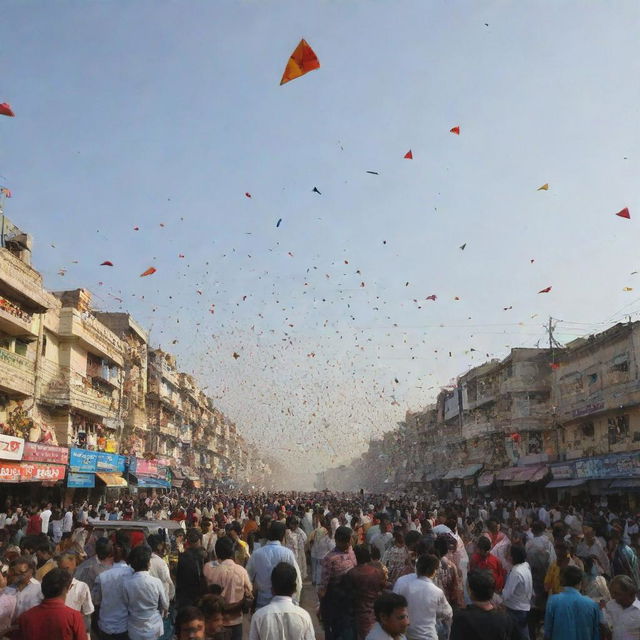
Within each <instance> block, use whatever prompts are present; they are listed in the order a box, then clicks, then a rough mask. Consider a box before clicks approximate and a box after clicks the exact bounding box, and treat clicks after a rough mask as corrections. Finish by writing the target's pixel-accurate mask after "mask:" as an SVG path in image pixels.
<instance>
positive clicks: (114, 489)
mask: <svg viewBox="0 0 640 640" xmlns="http://www.w3.org/2000/svg"><path fill="white" fill-rule="evenodd" d="M125 461H126V458H125V457H124V456H121V455H118V454H117V453H108V452H106V451H87V450H86V449H70V451H69V478H68V479H67V495H66V500H67V501H69V502H72V501H78V500H81V499H83V498H87V497H92V498H96V499H97V498H103V499H106V500H111V499H114V498H116V497H118V495H119V494H120V493H121V492H122V490H123V489H127V487H128V483H127V481H126V479H125V478H123V477H122V474H123V473H124V471H125Z"/></svg>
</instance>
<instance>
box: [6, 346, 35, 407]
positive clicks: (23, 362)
mask: <svg viewBox="0 0 640 640" xmlns="http://www.w3.org/2000/svg"><path fill="white" fill-rule="evenodd" d="M0 380H2V386H3V387H5V388H7V389H11V390H13V391H16V392H18V393H21V394H24V395H27V396H31V395H33V392H34V382H35V369H34V363H33V362H31V360H29V359H27V358H24V357H23V356H19V355H18V354H17V353H13V352H12V351H7V349H2V348H0Z"/></svg>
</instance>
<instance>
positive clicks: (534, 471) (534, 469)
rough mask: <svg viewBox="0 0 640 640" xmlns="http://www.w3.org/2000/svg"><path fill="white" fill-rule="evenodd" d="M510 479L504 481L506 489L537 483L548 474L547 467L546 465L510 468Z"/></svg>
mask: <svg viewBox="0 0 640 640" xmlns="http://www.w3.org/2000/svg"><path fill="white" fill-rule="evenodd" d="M508 471H511V472H512V473H511V477H510V479H508V480H506V481H505V485H506V486H508V487H515V486H519V485H522V484H525V483H527V482H539V481H540V480H542V479H543V478H544V477H545V476H546V475H547V474H548V473H549V467H548V466H547V465H546V464H534V465H530V466H527V467H512V468H511V469H508Z"/></svg>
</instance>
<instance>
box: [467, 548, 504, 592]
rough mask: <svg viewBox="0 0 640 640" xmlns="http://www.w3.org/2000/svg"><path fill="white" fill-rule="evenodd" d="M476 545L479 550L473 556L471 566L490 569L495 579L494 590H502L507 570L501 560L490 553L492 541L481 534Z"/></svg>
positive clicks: (476, 568) (481, 569)
mask: <svg viewBox="0 0 640 640" xmlns="http://www.w3.org/2000/svg"><path fill="white" fill-rule="evenodd" d="M476 547H477V551H476V552H475V553H474V554H473V555H472V556H471V560H470V563H469V567H470V568H471V570H474V569H475V570H480V571H490V572H491V575H492V576H493V580H494V591H497V592H500V591H502V588H503V587H504V576H505V572H504V569H503V567H502V563H501V562H500V560H498V558H496V556H494V555H491V553H489V552H490V551H491V541H490V540H489V538H487V537H486V536H481V537H480V539H479V540H478V543H477V545H476Z"/></svg>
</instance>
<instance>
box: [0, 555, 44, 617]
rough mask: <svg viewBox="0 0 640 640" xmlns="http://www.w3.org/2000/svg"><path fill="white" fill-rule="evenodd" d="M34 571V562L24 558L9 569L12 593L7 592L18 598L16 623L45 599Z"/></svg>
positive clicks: (20, 558)
mask: <svg viewBox="0 0 640 640" xmlns="http://www.w3.org/2000/svg"><path fill="white" fill-rule="evenodd" d="M34 570H35V567H34V564H33V561H32V560H30V559H28V558H25V557H24V556H23V557H19V558H16V559H15V560H13V561H12V562H11V565H10V567H9V575H8V579H9V584H10V586H11V588H12V592H11V591H7V593H11V594H12V595H15V597H16V608H15V610H14V612H13V621H14V622H15V621H16V620H17V619H18V618H19V617H20V615H21V614H23V613H24V612H25V611H28V610H29V609H31V608H33V607H35V606H37V605H39V604H40V603H41V602H42V600H43V599H44V596H43V595H42V589H41V588H40V583H39V582H38V581H37V580H36V579H35V578H34V577H33V574H34Z"/></svg>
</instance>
